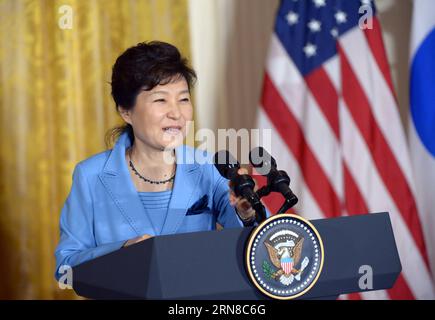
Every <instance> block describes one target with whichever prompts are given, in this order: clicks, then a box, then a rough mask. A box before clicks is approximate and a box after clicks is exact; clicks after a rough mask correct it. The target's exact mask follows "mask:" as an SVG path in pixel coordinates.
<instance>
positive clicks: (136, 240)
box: [123, 234, 152, 248]
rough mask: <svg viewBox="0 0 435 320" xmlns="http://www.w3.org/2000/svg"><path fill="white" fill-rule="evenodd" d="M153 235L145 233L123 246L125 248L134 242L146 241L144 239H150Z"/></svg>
mask: <svg viewBox="0 0 435 320" xmlns="http://www.w3.org/2000/svg"><path fill="white" fill-rule="evenodd" d="M151 237H152V236H150V235H149V234H144V235H142V236H140V237H136V238H133V239H130V240H128V241H127V242H126V243H124V245H123V247H124V248H125V247H128V246H131V245H132V244H135V243H138V242H141V241H144V240H146V239H149V238H151Z"/></svg>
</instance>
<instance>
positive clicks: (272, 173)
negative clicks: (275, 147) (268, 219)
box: [249, 147, 298, 213]
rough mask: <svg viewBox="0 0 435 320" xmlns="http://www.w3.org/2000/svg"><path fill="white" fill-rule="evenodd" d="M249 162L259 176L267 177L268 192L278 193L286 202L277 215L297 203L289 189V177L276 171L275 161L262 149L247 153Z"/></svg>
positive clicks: (282, 172)
mask: <svg viewBox="0 0 435 320" xmlns="http://www.w3.org/2000/svg"><path fill="white" fill-rule="evenodd" d="M249 162H251V164H252V166H253V167H254V168H255V169H256V171H257V172H258V173H259V174H260V175H262V176H266V177H267V186H268V188H269V189H270V191H273V192H279V193H281V194H282V195H283V196H284V198H285V200H286V202H285V203H284V205H283V206H282V207H281V209H280V210H279V213H283V212H285V211H287V209H289V208H291V207H293V206H294V205H295V204H296V203H297V202H298V198H297V197H296V196H295V195H294V193H293V191H292V190H291V189H290V187H289V186H290V177H289V176H288V174H287V173H286V172H285V171H283V170H278V169H277V165H276V160H275V159H274V158H273V157H272V156H271V155H270V154H269V153H268V152H267V151H266V150H265V149H264V148H263V147H256V148H254V149H252V150H251V152H249Z"/></svg>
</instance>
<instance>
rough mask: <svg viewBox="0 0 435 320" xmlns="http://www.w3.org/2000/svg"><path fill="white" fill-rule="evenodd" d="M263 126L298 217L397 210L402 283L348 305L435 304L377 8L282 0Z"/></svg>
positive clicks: (353, 1) (327, 0) (358, 1)
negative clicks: (296, 201) (269, 133)
mask: <svg viewBox="0 0 435 320" xmlns="http://www.w3.org/2000/svg"><path fill="white" fill-rule="evenodd" d="M360 10H361V12H359V11H360ZM370 12H372V13H373V15H372V16H371V18H370V19H369V20H367V19H365V18H367V14H370ZM361 19H362V20H361ZM360 22H362V24H361V26H360ZM364 26H365V28H364ZM370 26H371V27H372V28H370ZM367 27H369V28H367ZM258 122H259V123H258V126H259V128H270V129H272V150H271V152H272V154H273V156H274V157H275V158H276V160H277V163H278V166H279V169H282V170H286V171H287V172H288V173H289V174H290V176H291V178H292V183H291V186H292V188H293V190H294V191H295V194H296V195H298V197H299V200H300V201H299V204H298V205H297V206H296V207H295V211H296V213H298V214H301V215H302V216H305V217H306V218H309V219H319V218H330V217H336V216H342V215H356V214H365V213H370V212H372V213H373V212H384V211H388V212H389V213H390V217H391V220H392V224H393V229H394V234H395V238H396V242H397V246H398V250H399V254H400V257H401V262H402V268H403V270H402V273H401V274H400V276H399V278H398V280H397V282H396V284H395V286H394V287H393V288H392V289H390V290H388V291H372V292H364V293H360V294H349V295H346V296H345V297H343V298H350V299H424V298H434V289H433V286H432V280H431V274H430V271H429V266H428V265H429V264H428V255H427V251H426V246H425V242H424V237H423V232H422V227H421V224H420V221H419V216H418V212H417V207H416V202H415V185H414V182H413V178H412V172H411V163H410V157H409V153H408V148H407V145H406V139H405V134H404V130H403V127H402V124H401V120H400V116H399V112H398V108H397V102H396V98H395V94H394V89H393V84H392V80H391V77H390V73H389V66H388V61H387V58H386V55H385V50H384V45H383V40H382V34H381V28H380V24H379V21H378V19H377V17H376V11H375V7H374V3H372V1H370V0H341V1H340V0H282V1H281V4H280V7H279V9H278V13H277V17H276V24H275V28H274V32H273V35H272V37H271V42H270V47H269V54H268V58H267V63H266V70H265V75H264V82H263V92H262V98H261V108H260V112H259V117H258ZM269 199H270V201H268V200H267V199H266V200H265V203H266V205H267V206H268V207H269V209H270V210H271V211H272V212H273V211H277V210H278V208H279V206H280V204H281V201H280V200H279V199H274V198H273V197H270V198H269Z"/></svg>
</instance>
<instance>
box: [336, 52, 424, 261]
mask: <svg viewBox="0 0 435 320" xmlns="http://www.w3.org/2000/svg"><path fill="white" fill-rule="evenodd" d="M339 56H340V62H341V72H342V79H346V81H343V82H342V85H343V88H342V94H343V98H344V100H345V102H346V104H347V106H348V108H349V111H350V113H351V115H352V117H353V119H354V121H355V123H356V125H357V126H358V129H359V131H360V133H361V135H362V136H363V138H364V140H365V142H366V143H367V146H368V148H369V149H370V152H371V154H372V157H373V161H374V163H375V165H376V167H377V168H378V172H379V175H380V177H381V178H382V180H383V181H384V183H385V186H386V188H387V189H388V191H389V193H390V194H391V197H392V198H393V200H394V202H395V204H396V206H397V208H398V209H399V211H400V214H401V215H402V218H403V220H404V221H406V223H407V225H408V228H409V230H410V232H411V234H412V236H413V238H414V241H415V243H416V245H417V247H418V248H419V251H420V254H421V256H422V257H423V259H424V261H425V263H426V264H427V265H429V263H428V257H427V253H426V248H425V243H424V239H423V233H422V229H421V226H420V221H419V219H418V215H417V208H416V204H415V201H414V197H413V196H412V192H411V190H410V188H409V185H408V183H407V181H406V178H405V176H404V175H403V173H402V171H401V169H400V167H399V165H398V163H397V161H396V158H395V157H394V155H393V153H392V151H391V149H390V147H389V145H388V143H387V142H386V140H385V138H384V136H383V135H382V133H381V131H380V129H379V127H378V125H377V123H376V120H375V118H374V116H373V113H372V112H371V108H370V103H369V101H368V99H367V97H366V95H365V93H364V90H363V89H362V87H361V85H360V83H359V82H358V80H357V78H356V76H355V74H354V72H353V70H352V68H351V66H350V64H349V61H348V60H347V57H346V54H345V53H344V50H343V49H342V48H341V47H340V46H339Z"/></svg>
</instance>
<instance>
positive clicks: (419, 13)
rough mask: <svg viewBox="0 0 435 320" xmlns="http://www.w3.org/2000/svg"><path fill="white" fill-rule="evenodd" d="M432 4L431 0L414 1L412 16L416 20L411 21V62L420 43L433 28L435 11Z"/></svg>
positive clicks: (434, 25)
mask: <svg viewBox="0 0 435 320" xmlns="http://www.w3.org/2000/svg"><path fill="white" fill-rule="evenodd" d="M433 4H434V1H433V0H414V7H413V9H414V12H413V16H414V17H418V18H414V19H412V34H411V55H410V59H411V61H412V59H413V58H414V56H415V53H416V51H417V50H418V48H419V47H420V45H421V42H422V41H423V40H424V39H425V38H426V37H427V35H428V34H429V32H431V31H432V30H433V28H434V27H435V10H434V7H433ZM422 17H424V18H422Z"/></svg>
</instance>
